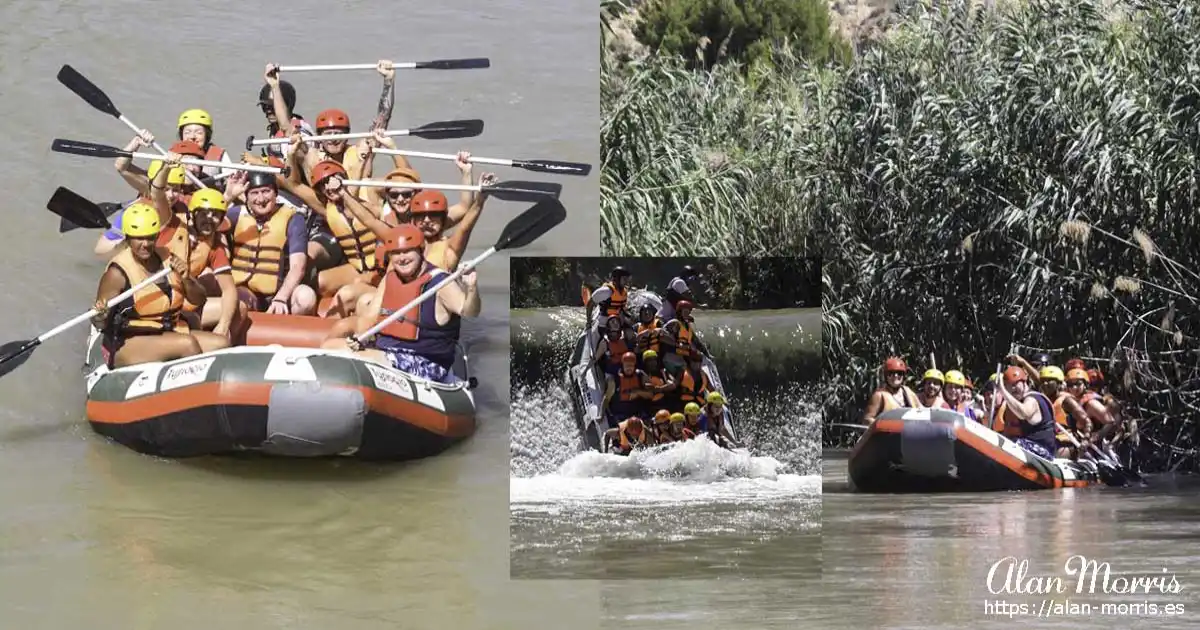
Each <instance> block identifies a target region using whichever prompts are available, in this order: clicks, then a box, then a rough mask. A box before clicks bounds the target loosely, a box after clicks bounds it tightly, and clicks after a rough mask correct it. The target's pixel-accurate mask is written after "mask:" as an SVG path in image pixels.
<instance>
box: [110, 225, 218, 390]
mask: <svg viewBox="0 0 1200 630" xmlns="http://www.w3.org/2000/svg"><path fill="white" fill-rule="evenodd" d="M122 230H124V232H125V242H126V243H127V247H124V248H122V250H121V251H120V252H118V253H117V255H116V256H114V257H113V259H112V260H111V261H110V262H109V264H108V267H107V268H106V269H105V271H104V275H102V276H101V277H100V286H99V287H98V288H97V290H96V305H95V307H94V308H95V310H96V315H95V316H94V317H93V318H92V324H93V325H94V326H95V327H96V328H97V329H98V330H100V331H101V332H102V334H103V338H102V343H101V347H102V348H103V351H104V359H105V361H106V363H107V364H108V366H109V367H124V366H128V365H137V364H140V363H150V362H156V361H171V360H174V359H181V358H183V357H189V356H193V355H196V354H200V353H201V352H208V351H212V350H217V349H220V348H224V347H227V346H228V345H229V340H228V339H226V338H224V337H221V336H218V335H214V334H212V333H209V332H204V331H189V329H188V327H187V324H186V322H184V321H183V319H182V317H181V313H182V310H183V302H184V297H185V295H186V297H187V298H188V299H190V300H192V301H193V302H195V303H201V304H202V303H203V302H204V299H205V297H204V287H202V286H200V283H198V282H197V281H196V279H195V278H193V277H191V275H190V273H189V269H188V266H187V263H186V262H184V261H183V260H181V259H179V258H177V257H175V256H172V255H170V253H169V252H168V251H167V249H166V248H160V247H158V246H157V241H158V238H159V235H160V232H161V225H160V222H159V211H158V209H156V208H154V207H152V206H150V205H147V204H144V203H135V204H133V205H132V206H130V207H129V208H127V209H126V210H125V218H124V223H123V224H122ZM164 264H167V265H170V267H171V269H172V272H171V273H169V274H167V276H166V279H164V281H162V282H160V283H158V284H151V285H150V286H148V287H146V288H145V289H143V290H141V291H138V292H137V293H136V294H134V296H133V297H132V298H130V299H129V300H128V301H126V302H125V303H123V304H120V305H118V306H117V307H115V308H113V309H109V308H108V305H107V304H108V301H109V300H111V299H113V298H115V297H117V296H118V295H119V294H121V293H122V292H124V291H126V290H127V289H129V288H130V287H132V286H133V285H135V284H137V283H139V282H141V281H143V280H145V279H147V278H149V277H150V276H151V275H153V274H155V273H157V272H158V271H160V270H161V269H162V268H163V265H164Z"/></svg>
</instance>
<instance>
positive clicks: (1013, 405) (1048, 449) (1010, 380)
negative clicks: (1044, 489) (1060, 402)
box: [993, 365, 1057, 459]
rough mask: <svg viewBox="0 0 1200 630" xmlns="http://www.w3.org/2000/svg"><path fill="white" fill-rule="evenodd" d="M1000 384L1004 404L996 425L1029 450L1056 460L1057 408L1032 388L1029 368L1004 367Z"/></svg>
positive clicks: (1001, 402) (997, 415) (999, 391)
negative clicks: (1055, 412)
mask: <svg viewBox="0 0 1200 630" xmlns="http://www.w3.org/2000/svg"><path fill="white" fill-rule="evenodd" d="M1002 381H1003V382H1002V384H1001V386H1000V387H998V388H997V389H998V393H999V394H1000V398H999V400H1000V406H999V407H998V408H997V409H996V420H995V423H996V426H995V427H993V428H994V429H999V431H1000V432H1001V433H1003V434H1004V435H1005V436H1007V437H1009V438H1010V439H1012V440H1013V441H1014V442H1016V443H1017V445H1018V446H1020V447H1021V448H1023V449H1025V450H1026V451H1028V452H1030V453H1033V454H1034V455H1037V456H1038V457H1042V458H1045V459H1054V451H1055V450H1056V447H1057V439H1056V438H1055V430H1054V425H1055V421H1054V409H1053V404H1052V403H1051V402H1050V399H1048V398H1046V395H1045V394H1043V393H1041V392H1038V391H1034V390H1033V389H1030V387H1029V377H1028V375H1027V374H1026V372H1025V370H1024V369H1022V368H1020V367H1017V366H1015V365H1010V366H1008V367H1007V368H1005V370H1004V374H1003V376H1002Z"/></svg>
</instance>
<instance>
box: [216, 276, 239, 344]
mask: <svg viewBox="0 0 1200 630" xmlns="http://www.w3.org/2000/svg"><path fill="white" fill-rule="evenodd" d="M217 286H218V287H220V289H221V317H220V318H219V319H217V327H216V330H222V331H226V332H228V331H229V327H230V326H232V325H233V316H234V314H235V313H237V307H238V294H237V285H236V284H234V283H233V274H228V273H219V274H217Z"/></svg>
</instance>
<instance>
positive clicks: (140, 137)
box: [133, 129, 154, 149]
mask: <svg viewBox="0 0 1200 630" xmlns="http://www.w3.org/2000/svg"><path fill="white" fill-rule="evenodd" d="M133 143H134V146H135V147H137V148H138V149H144V148H146V147H148V146H150V145H152V144H154V134H152V133H150V132H149V131H146V130H145V129H143V130H141V131H139V132H138V133H137V135H136V136H134V137H133Z"/></svg>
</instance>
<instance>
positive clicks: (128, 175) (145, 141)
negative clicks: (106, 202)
mask: <svg viewBox="0 0 1200 630" xmlns="http://www.w3.org/2000/svg"><path fill="white" fill-rule="evenodd" d="M151 142H154V136H152V135H150V132H148V131H146V130H144V129H143V130H142V131H141V133H139V134H138V135H136V136H134V137H133V140H130V141H129V143H128V144H126V145H125V150H126V151H137V150H138V149H141V148H144V147H145V146H147V145H149V144H150V143H151ZM113 166H114V167H116V169H117V173H118V174H119V175H120V176H121V179H123V180H125V183H126V184H129V187H130V188H132V189H134V190H136V191H137V192H138V194H139V195H145V194H146V189H147V188H148V187H149V186H150V180H149V178H147V177H146V171H144V170H142V169H141V168H138V167H136V166H134V165H133V158H132V157H124V156H122V157H119V158H117V161H116V162H114V163H113Z"/></svg>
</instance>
